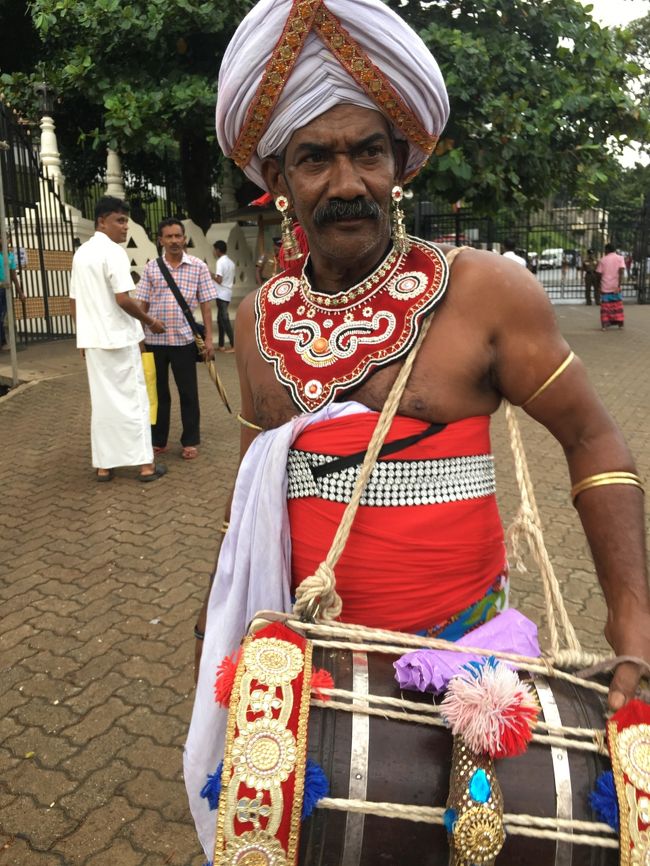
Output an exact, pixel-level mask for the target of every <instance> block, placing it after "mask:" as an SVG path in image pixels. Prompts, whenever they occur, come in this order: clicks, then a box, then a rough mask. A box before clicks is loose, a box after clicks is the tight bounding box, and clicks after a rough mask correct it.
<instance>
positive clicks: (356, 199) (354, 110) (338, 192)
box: [265, 105, 397, 271]
mask: <svg viewBox="0 0 650 866" xmlns="http://www.w3.org/2000/svg"><path fill="white" fill-rule="evenodd" d="M274 162H275V165H276V170H275V172H273V171H272V172H271V173H270V176H269V177H267V178H266V179H267V183H269V186H270V188H271V189H272V191H273V192H274V194H275V195H277V194H279V193H283V194H284V195H286V196H288V198H289V200H290V201H291V202H292V204H293V207H294V211H295V215H296V218H297V219H298V221H299V222H300V224H301V225H302V227H303V228H304V230H305V232H306V234H307V239H308V241H309V248H310V251H311V253H312V260H313V264H314V267H315V268H317V267H318V263H319V260H321V259H329V260H332V261H335V262H336V263H337V266H338V267H343V268H344V269H348V268H349V267H350V266H352V267H354V268H357V269H358V270H360V271H367V270H368V269H369V268H371V267H372V266H373V265H374V264H375V263H376V262H377V261H378V259H379V258H380V257H381V256H382V255H383V254H384V252H385V250H386V246H387V244H388V241H389V237H390V219H389V211H390V195H391V189H392V187H393V186H394V185H395V183H396V174H397V167H396V159H395V154H394V142H393V139H392V136H391V134H390V130H389V126H388V123H387V121H386V119H385V118H384V117H383V115H381V114H380V113H379V112H378V111H373V110H371V109H368V108H360V107H359V106H356V105H339V106H336V108H332V109H330V111H327V112H325V113H324V114H322V115H320V117H317V118H316V119H315V120H313V121H312V122H311V123H309V124H307V126H304V127H302V129H299V130H297V131H296V132H295V133H294V134H293V136H292V138H291V140H290V141H289V144H288V145H287V148H286V150H285V152H284V155H283V159H281V160H275V161H274ZM267 164H268V161H267ZM265 170H267V165H265Z"/></svg>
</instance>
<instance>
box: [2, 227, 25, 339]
mask: <svg viewBox="0 0 650 866" xmlns="http://www.w3.org/2000/svg"><path fill="white" fill-rule="evenodd" d="M7 243H8V244H9V245H11V239H10V237H9V235H7ZM7 262H8V265H9V279H8V280H7V283H11V285H12V286H13V287H14V289H15V290H16V294H17V295H18V297H19V298H20V300H21V301H23V302H24V301H25V293H24V292H23V287H22V286H21V284H20V280H19V278H18V274H17V272H16V256H15V255H14V253H13V252H12V251H11V250H7ZM5 279H6V277H5V265H4V256H3V250H2V239H1V238H0V349H2V348H3V347H4V345H5V343H6V337H5V317H6V315H7V295H6V292H8V291H11V289H10V286H9V285H7V288H6V289H5V286H4V285H3V284H4V282H5Z"/></svg>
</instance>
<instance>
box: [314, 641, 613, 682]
mask: <svg viewBox="0 0 650 866" xmlns="http://www.w3.org/2000/svg"><path fill="white" fill-rule="evenodd" d="M312 643H313V645H314V646H320V647H324V648H326V649H343V650H349V651H350V652H376V653H386V654H387V655H399V654H400V653H403V652H404V647H403V646H398V645H390V644H372V643H352V642H350V641H338V640H316V639H314V640H313V641H312ZM480 652H481V653H482V654H483V655H486V654H488V655H493V656H495V657H496V658H500V657H501V653H493V652H492V651H491V650H481V651H480ZM545 662H546V660H545V659H543V658H538V659H536V658H530V659H526V661H525V663H522V666H524V665H525V668H526V670H527V671H530V672H531V673H536V674H542V675H543V676H549V677H554V678H555V679H559V680H565V681H566V682H569V683H573V684H574V685H577V686H582V687H583V688H585V689H591V691H594V692H599V693H600V694H603V695H606V694H608V692H609V689H608V687H607V686H605V685H602V684H601V683H596V682H593V681H592V680H585V679H583V678H582V677H579V676H576V675H575V674H570V673H567V671H563V670H559V669H558V668H554V667H553V666H552V665H550V664H546V663H545Z"/></svg>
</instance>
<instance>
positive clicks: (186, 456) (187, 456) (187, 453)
mask: <svg viewBox="0 0 650 866" xmlns="http://www.w3.org/2000/svg"><path fill="white" fill-rule="evenodd" d="M198 456H199V449H198V448H196V447H195V446H194V445H186V446H185V447H184V448H183V450H182V451H181V457H182V458H183V460H196V458H197V457H198Z"/></svg>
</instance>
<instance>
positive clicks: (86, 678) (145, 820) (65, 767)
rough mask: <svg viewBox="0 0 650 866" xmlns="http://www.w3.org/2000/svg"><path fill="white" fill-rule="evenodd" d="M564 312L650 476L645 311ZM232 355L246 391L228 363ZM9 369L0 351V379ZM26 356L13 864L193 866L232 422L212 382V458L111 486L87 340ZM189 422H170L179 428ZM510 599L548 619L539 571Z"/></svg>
mask: <svg viewBox="0 0 650 866" xmlns="http://www.w3.org/2000/svg"><path fill="white" fill-rule="evenodd" d="M557 314H558V317H559V320H560V324H561V327H562V330H563V332H564V333H565V335H566V337H567V338H568V340H569V342H570V343H571V345H572V347H573V348H574V350H575V351H576V352H577V354H579V355H580V356H581V357H582V359H583V361H584V362H585V363H586V365H587V367H588V369H589V371H590V374H591V377H592V380H593V381H594V383H595V385H596V387H597V389H598V391H599V393H600V394H601V396H602V398H603V400H604V401H605V403H606V404H607V406H608V407H609V409H610V410H611V411H612V412H613V414H614V415H615V417H616V418H617V419H618V421H619V423H620V424H621V426H622V428H623V430H624V432H625V434H626V436H627V438H628V440H629V442H630V444H631V445H632V447H633V450H634V451H635V454H636V456H637V459H638V463H639V469H640V474H641V475H642V476H643V477H645V478H648V477H650V447H648V446H649V445H650V442H649V437H650V434H649V432H648V430H649V429H650V425H649V424H648V421H649V420H650V417H649V416H650V377H648V375H647V372H646V371H647V370H648V369H650V307H633V306H630V307H628V308H627V311H626V315H627V322H626V328H625V331H623V332H621V333H619V332H615V333H606V334H602V333H600V331H599V330H598V322H597V315H598V313H597V310H596V311H593V308H592V309H590V310H589V309H586V308H584V307H558V308H557ZM218 360H219V362H220V366H221V368H222V370H223V374H224V378H225V380H226V383H227V386H228V388H229V391H230V393H231V396H232V397H233V402H234V403H235V404H237V384H236V374H235V365H234V360H233V356H225V357H224V356H220V357H219V358H218ZM7 363H8V356H7V355H6V354H3V355H2V356H0V368H1V369H0V372H5V373H6V365H7ZM3 365H4V366H3ZM20 365H21V370H24V369H26V368H27V369H32V370H33V374H32V376H33V378H34V379H35V381H34V383H32V384H30V385H28V386H23V387H22V388H20V389H19V390H18V391H16V392H14V393H12V394H10V395H9V396H8V397H6V398H3V399H2V400H0V444H1V447H2V454H3V460H2V464H1V466H0V496H1V501H2V509H1V511H2V517H1V519H0V525H1V539H2V540H1V544H2V557H1V559H0V602H1V607H0V611H1V613H0V617H1V619H0V866H163V864H170V866H199V864H201V863H202V862H203V858H202V856H201V853H200V850H199V846H198V843H197V842H196V839H195V835H194V831H193V827H192V824H191V820H190V817H189V812H188V809H187V805H186V799H185V789H184V786H183V782H182V775H181V759H182V746H183V742H184V738H185V733H186V729H187V724H188V719H189V716H190V711H191V705H192V688H193V680H192V652H193V638H192V626H193V624H194V620H195V616H196V613H197V610H198V608H199V606H200V604H201V601H202V598H203V594H204V591H205V587H206V583H207V576H208V573H209V571H210V569H211V567H212V565H213V559H214V549H215V538H216V531H217V528H218V526H219V524H220V522H221V519H222V513H223V507H224V503H225V500H226V498H227V495H228V492H229V489H230V485H231V482H232V478H233V475H234V470H235V465H236V459H237V452H238V432H239V431H238V425H237V424H236V422H235V421H234V420H233V419H232V418H231V417H230V416H228V415H227V414H226V413H225V410H224V409H223V408H222V407H221V406H220V404H219V403H218V401H217V398H216V395H215V394H214V393H213V386H212V385H211V383H210V382H209V381H208V380H207V375H206V376H202V377H201V379H202V382H201V401H202V403H201V405H202V411H203V417H202V436H203V445H202V446H201V454H200V458H199V459H198V460H196V461H192V462H184V461H183V460H182V459H181V458H180V445H178V444H177V443H176V444H174V445H172V449H171V451H170V453H169V454H168V455H165V458H166V459H165V462H166V463H167V465H168V468H169V474H168V476H167V477H165V478H163V479H162V480H160V481H158V482H155V483H154V484H148V485H143V484H139V483H138V482H137V481H136V480H135V472H136V470H133V469H131V470H127V469H123V470H119V471H118V473H117V477H116V479H115V480H114V481H113V482H112V483H111V484H105V485H99V484H96V483H95V482H94V480H93V476H92V470H91V469H90V443H89V403H88V394H87V384H86V377H85V370H84V367H83V364H82V363H81V362H80V361H79V360H78V356H77V355H76V351H75V350H74V348H73V347H72V345H71V344H70V343H66V344H50V345H48V346H36V347H30V348H29V349H27V350H25V351H24V352H21V353H20ZM200 372H204V371H200ZM43 376H50V377H52V378H43ZM176 411H177V410H176V407H174V412H175V413H176ZM235 411H236V410H235ZM519 415H520V418H522V413H519ZM522 428H523V434H524V441H525V444H526V448H527V453H528V458H529V462H530V467H531V474H532V476H533V480H534V482H535V485H536V494H537V499H538V502H539V504H540V508H541V510H542V514H543V517H544V519H545V525H546V529H547V544H548V547H549V550H550V552H551V557H552V559H553V561H554V563H555V566H556V569H557V572H558V576H559V577H560V579H561V581H562V584H563V588H564V595H565V598H566V603H567V606H568V608H569V611H570V613H571V615H572V616H573V620H574V623H575V625H576V626H577V628H578V632H579V636H580V638H581V639H582V640H583V643H584V646H585V647H586V648H589V649H603V648H604V646H605V645H604V641H603V639H602V636H601V632H602V625H603V612H604V605H603V603H602V600H601V598H600V594H599V592H598V590H597V589H596V581H595V578H594V575H593V569H592V566H591V562H590V560H589V557H588V554H587V550H586V544H585V541H584V538H583V536H582V533H581V530H580V525H579V521H578V519H577V517H576V514H575V512H574V511H573V509H572V507H571V505H570V503H569V500H568V479H567V474H566V470H565V468H564V463H563V457H562V453H561V449H560V448H559V446H558V445H557V443H556V442H555V441H554V440H553V439H552V437H551V436H550V435H549V434H548V433H546V431H544V430H543V429H542V428H540V427H538V426H537V425H535V424H534V423H533V422H531V421H530V420H529V419H527V418H525V417H523V420H522ZM504 429H505V428H504V423H503V414H502V413H499V415H498V416H497V417H496V419H495V423H494V450H495V454H496V457H497V475H498V480H499V484H500V502H501V507H502V511H503V515H504V520H506V521H507V520H508V518H509V517H511V516H512V514H513V513H514V510H515V508H516V494H515V486H514V483H513V478H512V460H511V457H510V455H509V453H508V446H507V443H506V439H505V435H504ZM179 434H180V431H179V426H178V418H177V417H175V418H174V422H173V426H172V434H171V439H172V441H173V440H174V439H177V438H178V436H179ZM513 601H514V603H515V604H516V605H518V606H519V607H520V608H521V609H522V610H523V611H524V612H525V613H527V614H528V615H530V616H532V617H533V618H535V619H536V620H538V621H540V620H541V617H542V609H543V602H542V598H541V593H540V589H539V579H538V577H537V576H536V575H535V574H534V573H533V572H532V571H531V572H529V573H528V574H526V575H518V574H515V575H513Z"/></svg>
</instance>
